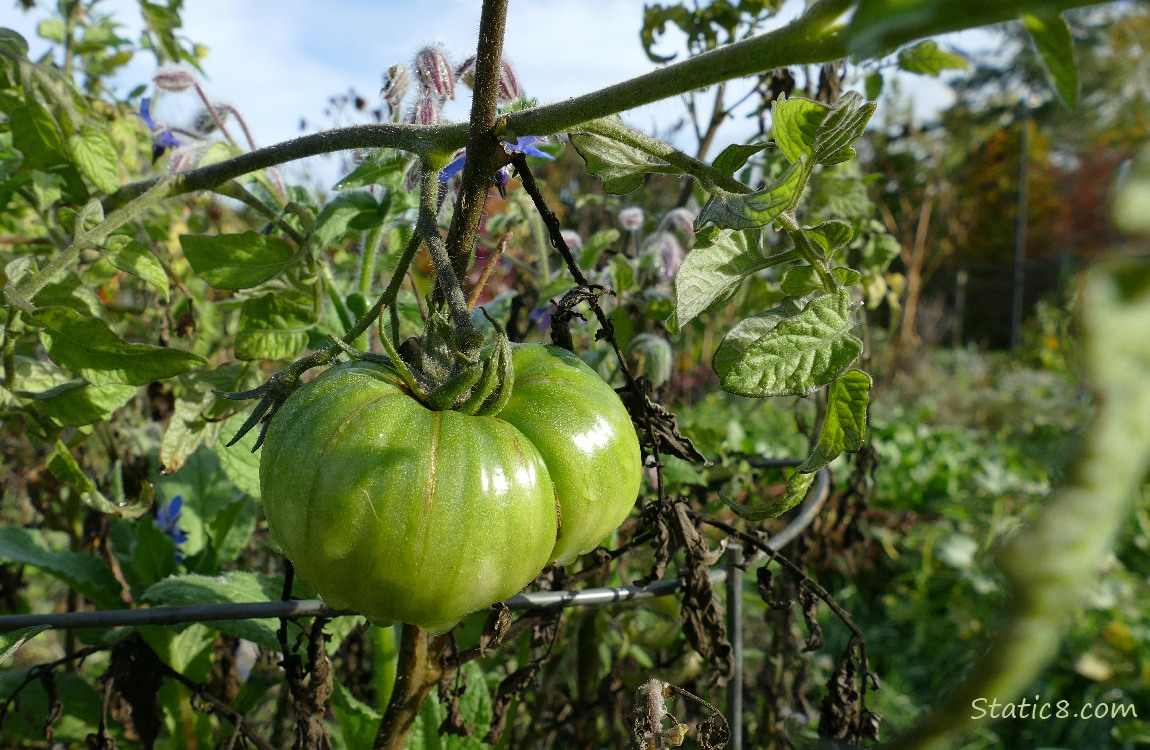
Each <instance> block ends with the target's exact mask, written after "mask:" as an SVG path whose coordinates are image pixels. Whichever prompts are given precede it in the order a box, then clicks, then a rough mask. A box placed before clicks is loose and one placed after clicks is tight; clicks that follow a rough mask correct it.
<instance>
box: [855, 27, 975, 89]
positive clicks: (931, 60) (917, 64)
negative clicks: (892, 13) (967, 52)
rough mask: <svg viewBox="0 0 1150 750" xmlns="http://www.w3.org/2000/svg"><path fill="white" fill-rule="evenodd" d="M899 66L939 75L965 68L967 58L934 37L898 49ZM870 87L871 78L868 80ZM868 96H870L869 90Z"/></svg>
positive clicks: (923, 73)
mask: <svg viewBox="0 0 1150 750" xmlns="http://www.w3.org/2000/svg"><path fill="white" fill-rule="evenodd" d="M898 67H899V68H901V69H902V70H905V71H906V72H908V73H918V74H919V75H925V76H933V77H935V78H937V77H938V75H939V73H941V72H942V71H944V70H964V69H965V68H966V58H965V57H963V56H962V55H960V54H958V53H956V52H947V51H946V50H944V49H942V48H941V47H939V46H938V43H937V42H935V41H934V40H933V39H927V40H926V41H923V42H919V43H918V44H916V45H914V46H911V47H905V48H903V49H901V50H899V51H898ZM868 87H869V80H868ZM867 96H868V97H869V98H871V99H873V98H874V97H873V96H870V92H869V90H868V92H867Z"/></svg>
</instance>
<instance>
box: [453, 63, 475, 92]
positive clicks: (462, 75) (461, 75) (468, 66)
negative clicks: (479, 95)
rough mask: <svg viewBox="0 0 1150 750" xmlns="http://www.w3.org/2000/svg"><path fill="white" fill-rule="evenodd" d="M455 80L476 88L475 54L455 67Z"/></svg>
mask: <svg viewBox="0 0 1150 750" xmlns="http://www.w3.org/2000/svg"><path fill="white" fill-rule="evenodd" d="M455 80H457V81H460V82H461V83H462V84H463V85H464V86H466V87H467V88H469V89H471V88H475V55H472V56H471V57H469V58H467V59H466V60H464V61H463V62H462V63H460V64H459V67H458V68H456V69H455Z"/></svg>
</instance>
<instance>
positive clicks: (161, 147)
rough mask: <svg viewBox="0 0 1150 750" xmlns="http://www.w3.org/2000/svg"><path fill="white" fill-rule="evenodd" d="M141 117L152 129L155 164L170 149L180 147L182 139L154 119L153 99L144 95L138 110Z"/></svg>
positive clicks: (153, 159) (153, 161) (153, 160)
mask: <svg viewBox="0 0 1150 750" xmlns="http://www.w3.org/2000/svg"><path fill="white" fill-rule="evenodd" d="M136 114H138V115H139V116H140V119H141V120H143V121H144V123H145V124H147V126H148V130H151V131H152V163H153V164H154V163H155V162H156V160H157V159H159V158H160V157H161V156H163V155H164V152H165V151H167V150H168V149H177V148H179V147H180V141H179V139H178V138H176V136H174V135H172V131H170V130H168V128H167V127H166V126H164V125H159V124H157V123H156V121H155V120H153V119H152V99H151V98H150V97H144V98H143V99H141V100H140V111H139V112H137V113H136Z"/></svg>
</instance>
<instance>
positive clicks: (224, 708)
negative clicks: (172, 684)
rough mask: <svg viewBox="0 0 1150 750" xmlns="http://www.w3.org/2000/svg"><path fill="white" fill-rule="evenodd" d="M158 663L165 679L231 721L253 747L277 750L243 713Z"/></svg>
mask: <svg viewBox="0 0 1150 750" xmlns="http://www.w3.org/2000/svg"><path fill="white" fill-rule="evenodd" d="M157 663H159V664H160V667H161V669H160V671H161V672H163V674H164V676H165V677H170V678H171V679H173V680H175V681H176V682H178V683H180V684H181V685H183V686H184V687H186V688H187V689H188V690H190V691H192V694H194V695H195V696H196V698H197V699H199V700H201V701H203V702H204V703H206V704H207V705H208V706H209V707H210V709H211V712H212V713H214V714H216V715H217V716H222V717H223V718H225V719H227V720H228V721H230V722H231V724H232V726H233V727H235V728H236V731H238V732H239V733H240V734H242V735H243V736H244V738H245V739H247V740H249V741H250V742H251V743H252V744H253V745H255V746H256V747H258V748H259V750H275V748H274V747H272V745H271V744H269V743H268V741H267V740H265V739H264V738H263V737H261V736H260V734H259V732H257V731H256V729H255V727H253V726H252V725H251V724H249V723H248V721H247V719H245V718H244V715H243V714H242V713H240V712H239V711H237V710H235V709H234V708H232V707H231V706H229V705H228V704H227V703H224V702H223V701H222V700H220V699H219V698H217V697H216V696H214V695H212V694H211V692H210V691H209V690H208V689H207V688H206V687H205V686H203V685H201V684H199V683H198V682H195V681H194V680H191V679H189V678H188V677H185V676H184V675H183V674H181V673H179V672H177V671H176V670H174V669H172V668H171V667H170V666H168V665H167V664H164V663H163V662H162V661H159V660H157Z"/></svg>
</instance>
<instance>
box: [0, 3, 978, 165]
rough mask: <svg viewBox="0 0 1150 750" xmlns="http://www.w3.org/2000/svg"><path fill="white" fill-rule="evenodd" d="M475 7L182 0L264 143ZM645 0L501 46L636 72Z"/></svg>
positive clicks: (125, 84)
mask: <svg viewBox="0 0 1150 750" xmlns="http://www.w3.org/2000/svg"><path fill="white" fill-rule="evenodd" d="M8 2H9V5H10V7H11V5H12V3H11V0H8ZM40 4H41V5H45V6H46V5H49V3H47V2H42V3H40ZM98 7H99V8H100V9H102V10H103V11H104V12H106V13H111V14H112V15H113V16H114V17H115V18H116V19H117V20H118V21H119V22H120V23H122V24H123V27H124V28H123V33H124V34H125V35H126V36H128V37H129V38H136V37H137V35H138V32H139V29H140V27H141V22H140V17H139V10H138V7H137V4H136V2H134V0H104V1H103V2H102V3H100V5H99V6H98ZM479 7H480V2H479V0H422V1H417V0H323V2H317V1H316V0H277V2H275V3H270V2H266V0H186V2H185V4H184V11H183V17H184V30H183V33H184V35H185V37H186V38H188V39H191V40H193V41H195V42H198V43H201V44H204V45H205V46H207V48H208V50H209V54H208V56H207V58H206V59H205V60H204V69H205V72H206V74H207V77H208V80H207V81H206V88H207V90H208V92H209V94H210V95H211V96H212V97H214V98H218V99H221V100H223V101H226V102H228V103H230V104H232V105H233V106H235V107H236V108H237V109H239V110H240V111H241V112H242V113H243V114H244V116H245V118H246V120H247V121H248V124H249V126H250V127H251V129H252V131H253V134H254V137H255V140H256V141H257V143H258V144H259V145H268V144H271V143H274V142H277V141H281V140H285V139H288V138H291V137H294V136H295V135H298V134H299V132H300V131H299V123H300V120H301V118H302V119H305V120H306V121H307V122H308V124H309V125H310V127H311V128H312V129H321V128H323V127H326V126H329V125H330V124H332V123H331V121H330V120H328V119H325V117H324V115H323V111H324V109H325V107H326V106H327V100H328V97H330V96H332V95H335V94H341V93H345V92H347V91H348V90H349V89H355V90H356V91H357V92H359V93H360V94H361V95H363V96H364V97H366V98H367V100H368V102H369V104H370V105H371V106H373V107H374V106H377V105H378V103H379V99H378V93H379V90H380V86H381V84H382V78H383V74H384V71H386V70H387V68H388V66H389V65H391V64H392V63H395V62H403V63H405V64H407V63H409V62H410V60H411V58H412V57H413V56H414V54H415V52H416V51H417V50H418V49H419V48H420V47H422V46H424V45H425V44H428V43H432V42H438V43H441V44H442V45H443V46H444V47H445V48H446V49H447V50H448V52H449V53H450V54H451V55H452V56H453V58H454V59H455V60H462V59H463V58H465V57H467V56H469V55H470V54H472V53H473V52H474V49H475V38H474V35H475V32H476V30H477V28H478V24H479ZM273 8H274V10H273ZM642 8H643V0H511V6H510V9H511V12H510V15H509V19H508V28H507V35H506V42H505V54H506V57H507V58H508V59H509V60H510V61H511V62H512V63H513V64H514V65H515V68H516V70H517V72H518V75H519V79H520V82H521V85H522V87H523V89H524V91H525V92H526V93H527V94H528V95H529V96H533V97H536V98H538V99H539V101H540V102H541V103H547V102H551V101H558V100H562V99H565V98H568V97H571V96H576V95H579V94H583V93H586V92H589V91H593V90H595V89H597V88H600V87H603V86H606V85H609V84H612V83H616V82H618V81H620V80H624V79H626V78H629V77H632V76H635V75H639V74H641V73H644V72H647V71H649V70H651V69H652V68H653V67H654V65H653V64H652V63H651V62H650V61H649V60H648V59H647V57H646V55H645V54H644V52H643V50H642V47H641V45H640V42H639V28H640V26H641V23H642ZM800 9H801V3H799V2H791V3H790V4H789V5H788V6H786V7H785V8H784V12H783V14H782V15H781V17H782V18H783V19H784V20H789V19H790V18H793V17H794V16H795V15H796V14H797V13H798V12H799V10H800ZM46 14H47V11H46V10H45V9H40V8H37V9H36V10H34V11H33V12H32V13H31V14H26V13H22V12H21V11H19V10H18V9H13V10H12V11H10V12H8V13H6V14H5V16H6V17H5V19H4V20H3V21H0V24H3V25H6V26H11V27H13V28H15V29H16V30H17V31H19V32H21V33H22V34H24V36H25V37H26V38H27V39H28V40H29V42H30V43H31V44H32V53H33V55H34V56H35V55H36V54H38V53H42V52H43V51H44V50H45V49H46V43H44V42H43V40H39V39H37V38H36V37H35V28H36V24H37V22H38V21H39V20H40V19H41V18H43V17H44V16H45V15H46ZM964 40H965V43H966V46H977V43H978V41H977V38H971V37H966V38H965V39H964V38H963V37H959V38H958V39H957V40H955V41H956V43H958V44H959V45H960V46H962V45H963V43H964ZM668 49H669V50H670V49H673V48H672V47H668ZM153 72H154V58H152V57H151V55H148V54H141V55H138V56H137V57H136V59H135V60H134V61H133V62H132V63H131V64H130V65H129V66H128V67H127V69H126V70H125V71H124V73H123V75H121V76H120V78H119V79H118V86H117V88H118V90H119V92H120V93H126V92H127V91H130V90H131V89H132V88H134V87H135V86H137V85H139V84H143V83H147V82H148V81H149V79H150V77H151V74H152V73H153ZM910 90H911V91H912V92H913V99H914V102H915V109H916V112H918V113H919V114H921V115H929V113H930V112H932V111H934V110H936V109H937V108H938V107H939V106H940V105H942V104H945V103H946V102H947V101H948V99H947V90H946V88H945V87H944V86H941V85H938V84H935V85H922V84H914V85H913V87H912V88H911V89H910ZM734 96H737V94H732V98H733V97H734ZM468 106H469V104H468V101H467V100H466V98H463V99H461V100H460V101H457V102H455V103H454V105H453V106H452V107H451V108H449V109H448V111H447V116H448V117H449V118H452V119H464V118H466V114H467V110H468ZM195 108H196V107H195V103H194V101H193V100H191V99H190V98H188V97H185V96H184V95H164V96H161V97H159V99H158V101H157V103H156V114H157V116H158V117H160V118H166V119H168V120H171V121H173V122H178V121H179V120H180V119H182V118H186V117H189V116H190V115H191V113H192V112H193V111H194V110H195ZM682 112H683V110H682V107H681V105H680V104H679V103H678V102H675V101H672V102H666V103H663V104H658V105H649V106H647V107H643V108H641V109H639V110H635V111H632V112H630V113H628V115H627V116H626V119H627V120H628V121H629V122H630V123H631V124H632V125H634V126H636V127H639V128H642V129H644V130H648V131H653V130H654V129H655V128H656V126H657V125H658V126H662V127H667V125H669V124H670V123H671V122H673V121H674V120H675V119H677V118H678V117H680V116H681V115H682ZM747 134H749V124H748V123H746V122H745V121H741V118H740V119H739V120H735V121H733V122H731V123H730V124H729V125H728V126H727V127H726V129H725V130H724V131H723V133H722V138H721V140H722V142H723V144H725V143H726V142H731V141H734V140H740V139H742V138H744V137H745V136H746V135H747ZM678 145H680V146H681V147H685V148H688V149H689V148H690V147H691V146H692V145H693V144H691V143H689V142H686V143H680V144H678ZM721 145H722V144H721ZM717 151H718V149H716V150H715V152H714V153H717Z"/></svg>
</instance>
